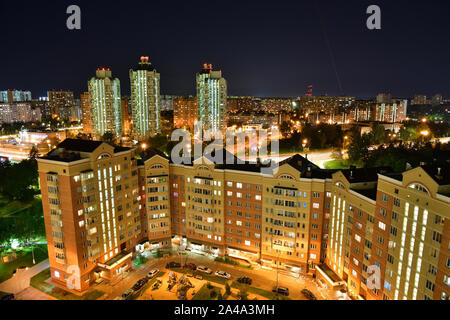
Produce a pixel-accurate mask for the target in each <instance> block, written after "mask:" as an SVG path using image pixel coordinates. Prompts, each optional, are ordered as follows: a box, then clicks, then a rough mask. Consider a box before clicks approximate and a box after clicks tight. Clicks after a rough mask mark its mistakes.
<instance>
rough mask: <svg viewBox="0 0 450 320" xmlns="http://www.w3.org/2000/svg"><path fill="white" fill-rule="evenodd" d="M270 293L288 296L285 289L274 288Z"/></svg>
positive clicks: (287, 289) (287, 291) (287, 290)
mask: <svg viewBox="0 0 450 320" xmlns="http://www.w3.org/2000/svg"><path fill="white" fill-rule="evenodd" d="M272 292H274V293H278V294H281V295H283V296H286V297H287V296H289V288H286V287H274V288H273V289H272Z"/></svg>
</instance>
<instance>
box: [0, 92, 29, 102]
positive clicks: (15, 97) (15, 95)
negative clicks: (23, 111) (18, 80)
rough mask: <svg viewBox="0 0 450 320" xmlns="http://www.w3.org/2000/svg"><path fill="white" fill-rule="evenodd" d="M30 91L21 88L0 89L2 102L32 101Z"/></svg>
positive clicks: (0, 100)
mask: <svg viewBox="0 0 450 320" xmlns="http://www.w3.org/2000/svg"><path fill="white" fill-rule="evenodd" d="M31 100H32V99H31V92H30V91H21V90H4V91H0V102H3V103H14V102H26V101H31Z"/></svg>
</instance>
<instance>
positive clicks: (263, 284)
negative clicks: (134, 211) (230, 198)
mask: <svg viewBox="0 0 450 320" xmlns="http://www.w3.org/2000/svg"><path fill="white" fill-rule="evenodd" d="M168 262H178V263H183V264H184V263H194V264H196V265H197V266H199V265H203V266H206V267H207V268H210V269H211V270H212V275H209V276H208V275H206V274H205V275H204V279H203V280H199V279H195V278H193V277H187V276H186V278H187V279H189V281H190V282H191V283H192V285H193V288H190V289H188V290H187V294H186V298H187V299H188V300H190V299H192V298H194V297H195V295H194V294H193V292H195V293H198V291H199V290H201V288H202V287H203V286H205V285H206V284H207V283H211V285H213V286H214V287H215V288H217V290H220V291H221V294H222V295H223V294H224V293H225V282H227V281H226V280H225V279H223V278H219V277H217V276H215V275H214V273H215V271H217V270H221V271H225V272H227V273H229V274H230V275H231V279H230V280H229V281H228V284H229V285H230V286H231V291H232V295H231V296H229V297H228V299H235V298H236V297H235V296H236V295H237V293H238V292H239V289H238V286H236V280H237V279H238V278H239V277H250V278H251V279H252V285H251V286H249V287H247V289H249V290H248V293H249V296H248V299H254V298H257V299H258V300H264V299H266V300H267V299H268V297H269V298H273V297H272V296H270V293H271V291H272V288H273V287H274V286H276V284H277V280H276V279H277V278H278V285H279V286H280V287H286V288H288V289H289V297H288V298H289V299H293V300H307V298H306V297H305V295H304V294H302V293H301V291H302V290H303V289H308V290H309V291H311V292H312V293H313V294H314V295H315V297H316V298H317V299H318V300H323V299H332V297H331V294H330V293H329V292H328V290H326V289H325V288H321V287H319V286H318V285H317V284H316V283H315V282H314V280H313V279H310V278H308V277H304V276H300V277H293V276H292V275H291V274H288V273H284V272H278V276H277V272H276V271H275V270H267V269H263V268H261V267H258V266H256V267H253V268H252V269H247V268H242V267H238V266H234V265H230V264H225V263H220V262H216V261H214V259H213V258H212V257H210V256H204V255H199V254H195V253H188V254H187V255H186V256H185V257H183V258H182V259H180V258H179V257H178V258H177V257H176V256H173V257H167V258H160V259H152V260H149V261H148V262H147V263H146V264H145V265H144V266H142V267H141V268H140V269H139V270H136V271H133V272H131V273H130V275H129V276H128V277H127V279H124V280H123V281H124V282H125V283H121V284H119V285H118V286H117V287H116V288H114V289H113V290H110V292H111V293H110V294H109V296H108V299H119V298H120V297H121V295H122V294H123V292H125V291H126V290H128V289H130V288H131V287H133V285H134V283H136V282H137V281H138V280H139V279H142V278H143V277H145V276H146V275H147V273H148V272H149V271H150V270H152V269H158V270H159V271H160V273H162V275H159V276H158V277H155V278H154V279H152V280H150V281H149V283H151V285H145V286H144V287H143V288H142V289H141V290H139V292H138V294H135V295H134V297H135V298H134V299H137V300H151V299H154V300H176V299H178V298H179V297H178V295H177V289H178V288H179V286H180V284H179V283H177V285H175V286H174V287H173V288H171V289H170V290H167V289H168V283H169V274H170V272H173V273H174V274H176V277H177V279H180V277H181V276H182V275H183V273H188V274H189V273H193V272H192V270H189V269H182V268H176V269H166V264H167V263H168ZM196 273H198V272H196ZM156 278H158V279H159V280H161V282H162V285H161V287H160V288H158V289H156V290H155V289H152V286H153V284H154V282H155V281H156ZM239 287H241V286H239ZM260 292H263V293H264V294H262V295H260V294H258V293H260Z"/></svg>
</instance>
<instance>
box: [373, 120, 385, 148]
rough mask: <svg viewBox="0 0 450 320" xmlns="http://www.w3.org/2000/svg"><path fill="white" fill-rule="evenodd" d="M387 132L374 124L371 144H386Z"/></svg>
mask: <svg viewBox="0 0 450 320" xmlns="http://www.w3.org/2000/svg"><path fill="white" fill-rule="evenodd" d="M386 138H387V132H386V130H385V129H384V127H383V126H381V125H379V124H378V123H374V125H373V126H372V139H373V141H372V143H373V144H383V143H385V142H386V140H387V139H386Z"/></svg>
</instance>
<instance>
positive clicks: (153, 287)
mask: <svg viewBox="0 0 450 320" xmlns="http://www.w3.org/2000/svg"><path fill="white" fill-rule="evenodd" d="M161 286H162V281H161V280H156V282H155V283H154V284H153V286H152V290H158V289H159V288H160V287H161Z"/></svg>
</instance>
